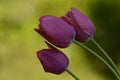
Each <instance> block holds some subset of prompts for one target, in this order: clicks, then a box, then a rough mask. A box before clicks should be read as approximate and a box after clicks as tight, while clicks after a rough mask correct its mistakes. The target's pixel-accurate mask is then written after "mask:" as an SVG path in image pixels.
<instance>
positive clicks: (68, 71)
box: [66, 69, 80, 80]
mask: <svg viewBox="0 0 120 80" xmlns="http://www.w3.org/2000/svg"><path fill="white" fill-rule="evenodd" d="M66 72H67V73H69V74H70V75H71V76H72V77H73V78H75V80H80V79H79V78H78V77H77V76H75V75H74V74H73V73H72V72H71V71H70V70H68V69H67V70H66Z"/></svg>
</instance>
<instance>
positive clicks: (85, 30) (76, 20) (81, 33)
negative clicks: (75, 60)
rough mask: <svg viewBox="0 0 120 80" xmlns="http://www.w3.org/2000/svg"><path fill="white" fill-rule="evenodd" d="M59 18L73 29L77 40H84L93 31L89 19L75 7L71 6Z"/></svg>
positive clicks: (91, 34)
mask: <svg viewBox="0 0 120 80" xmlns="http://www.w3.org/2000/svg"><path fill="white" fill-rule="evenodd" d="M61 18H62V19H63V20H64V21H65V22H67V23H68V24H69V25H71V26H72V27H73V28H74V29H75V31H76V37H75V39H76V40H77V41H80V42H86V41H88V40H89V39H90V38H91V37H92V36H93V35H94V33H95V27H94V24H93V23H92V22H91V20H90V19H89V18H88V17H86V16H85V15H84V14H82V13H81V12H80V11H78V10H77V9H75V8H71V10H70V11H69V12H68V13H67V14H66V15H65V16H63V17H61Z"/></svg>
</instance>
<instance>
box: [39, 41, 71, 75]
mask: <svg viewBox="0 0 120 80" xmlns="http://www.w3.org/2000/svg"><path fill="white" fill-rule="evenodd" d="M47 45H48V47H49V49H42V50H40V51H38V52H37V57H38V59H39V60H40V62H41V64H42V65H43V68H44V70H45V72H50V73H54V74H61V73H62V72H64V71H65V70H66V69H67V67H68V65H69V60H68V58H67V56H66V55H65V54H64V53H63V52H61V51H60V50H58V49H56V48H54V47H53V46H52V45H50V44H48V43H47Z"/></svg>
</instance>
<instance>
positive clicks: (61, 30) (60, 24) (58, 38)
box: [35, 16, 76, 48]
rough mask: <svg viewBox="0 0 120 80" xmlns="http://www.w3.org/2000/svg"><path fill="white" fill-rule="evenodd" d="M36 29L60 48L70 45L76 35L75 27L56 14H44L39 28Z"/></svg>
mask: <svg viewBox="0 0 120 80" xmlns="http://www.w3.org/2000/svg"><path fill="white" fill-rule="evenodd" d="M35 31H36V32H38V33H39V34H40V35H42V36H43V37H44V38H45V39H47V40H48V41H49V42H51V43H52V44H54V45H55V46H57V47H60V48H65V47H67V46H69V44H70V43H71V41H73V40H74V38H75V35H76V33H75V31H74V29H73V28H72V27H71V26H70V25H69V24H67V23H66V22H65V21H63V20H62V19H60V18H57V17H54V16H42V17H41V18H40V25H39V30H38V29H35Z"/></svg>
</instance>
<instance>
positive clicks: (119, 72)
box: [91, 38, 120, 76]
mask: <svg viewBox="0 0 120 80" xmlns="http://www.w3.org/2000/svg"><path fill="white" fill-rule="evenodd" d="M91 41H92V42H93V43H94V44H95V45H96V46H97V47H98V48H99V49H100V50H101V51H102V53H103V54H104V55H105V56H106V58H107V59H108V60H109V61H110V63H111V65H112V66H113V67H114V68H115V70H116V71H117V73H118V74H119V76H120V71H119V69H118V68H117V66H116V65H115V63H114V62H113V60H112V59H111V58H110V56H109V55H108V54H107V53H106V52H105V50H103V48H102V47H101V46H100V45H99V44H98V43H97V42H96V41H95V40H94V39H93V38H92V39H91Z"/></svg>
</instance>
